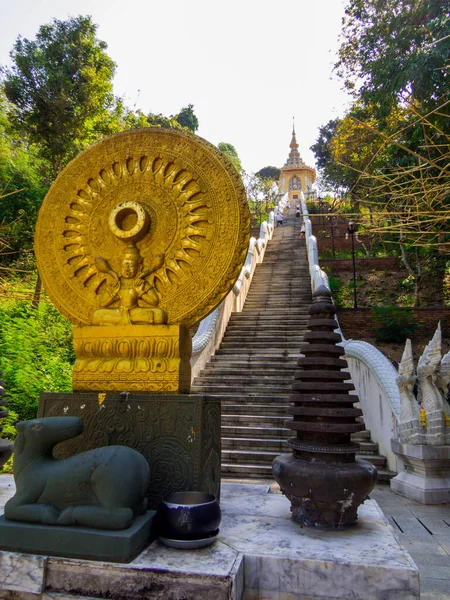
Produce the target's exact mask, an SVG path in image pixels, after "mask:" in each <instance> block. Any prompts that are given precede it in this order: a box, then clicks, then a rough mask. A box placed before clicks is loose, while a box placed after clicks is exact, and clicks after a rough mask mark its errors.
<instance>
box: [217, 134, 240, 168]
mask: <svg viewBox="0 0 450 600" xmlns="http://www.w3.org/2000/svg"><path fill="white" fill-rule="evenodd" d="M217 147H218V148H219V150H220V151H221V152H222V153H223V154H225V156H226V157H227V158H228V160H229V161H230V162H231V164H232V165H233V166H234V168H235V169H236V171H237V172H238V173H242V165H241V159H240V158H239V155H238V153H237V150H236V148H235V147H234V146H233V144H228V143H226V142H220V143H219V144H218V146H217Z"/></svg>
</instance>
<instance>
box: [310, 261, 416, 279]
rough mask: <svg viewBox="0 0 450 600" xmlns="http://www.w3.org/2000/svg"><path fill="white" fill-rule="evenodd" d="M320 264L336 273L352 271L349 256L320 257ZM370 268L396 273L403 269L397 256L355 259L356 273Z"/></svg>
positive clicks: (351, 262)
mask: <svg viewBox="0 0 450 600" xmlns="http://www.w3.org/2000/svg"><path fill="white" fill-rule="evenodd" d="M320 266H321V267H322V268H323V267H330V269H331V272H332V273H333V274H335V275H336V274H339V272H341V271H352V270H353V261H352V259H351V258H336V259H334V258H330V259H326V260H324V259H323V258H322V259H320ZM372 269H376V270H377V271H391V272H395V273H398V272H399V271H403V270H404V267H403V265H402V264H401V261H400V260H399V259H398V258H393V257H386V258H378V257H377V258H357V259H356V273H358V272H361V271H371V270H372ZM405 277H406V275H405Z"/></svg>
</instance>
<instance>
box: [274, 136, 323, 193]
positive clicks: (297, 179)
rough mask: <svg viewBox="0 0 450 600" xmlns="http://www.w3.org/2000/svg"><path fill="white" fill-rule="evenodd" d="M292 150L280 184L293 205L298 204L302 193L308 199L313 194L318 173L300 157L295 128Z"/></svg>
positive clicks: (282, 171) (283, 169)
mask: <svg viewBox="0 0 450 600" xmlns="http://www.w3.org/2000/svg"><path fill="white" fill-rule="evenodd" d="M290 148H291V151H290V152H289V156H288V158H287V161H286V162H285V164H284V167H283V168H282V169H281V178H280V183H281V190H282V192H283V194H286V193H288V194H289V200H290V202H291V204H292V203H295V204H298V203H299V201H300V192H303V193H304V194H305V195H306V197H308V195H309V194H310V193H311V192H312V186H313V183H314V182H315V180H316V171H315V169H313V168H312V167H308V165H306V164H305V163H304V162H303V159H302V157H301V156H300V152H299V151H298V143H297V139H296V137H295V127H293V128H292V140H291V143H290Z"/></svg>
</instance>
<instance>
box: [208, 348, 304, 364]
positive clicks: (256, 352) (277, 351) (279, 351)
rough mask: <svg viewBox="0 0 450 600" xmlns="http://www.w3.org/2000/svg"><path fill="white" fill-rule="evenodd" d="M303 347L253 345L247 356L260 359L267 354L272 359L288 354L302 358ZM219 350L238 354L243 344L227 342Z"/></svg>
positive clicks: (224, 352)
mask: <svg viewBox="0 0 450 600" xmlns="http://www.w3.org/2000/svg"><path fill="white" fill-rule="evenodd" d="M300 351H301V347H300V346H299V345H298V344H297V345H294V346H292V347H290V346H286V347H285V348H270V347H269V348H268V347H267V344H266V345H265V346H264V345H263V344H262V345H261V346H259V347H258V346H256V345H252V346H251V347H250V348H249V349H248V350H247V352H246V354H245V356H247V357H249V356H259V357H260V359H261V357H262V356H267V360H268V361H270V357H271V356H272V355H274V356H277V355H278V356H288V357H290V358H293V357H296V358H297V359H298V358H300ZM219 352H220V353H221V354H226V355H228V354H237V353H238V352H239V353H240V354H241V355H242V344H234V345H230V344H226V345H224V346H221V347H220V350H219Z"/></svg>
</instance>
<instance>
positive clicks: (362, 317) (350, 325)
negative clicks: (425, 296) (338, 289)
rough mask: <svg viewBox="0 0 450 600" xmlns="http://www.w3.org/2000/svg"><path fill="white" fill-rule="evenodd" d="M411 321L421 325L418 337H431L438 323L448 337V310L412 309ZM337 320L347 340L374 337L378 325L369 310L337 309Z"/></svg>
mask: <svg viewBox="0 0 450 600" xmlns="http://www.w3.org/2000/svg"><path fill="white" fill-rule="evenodd" d="M411 312H412V319H417V322H418V323H420V324H421V327H420V330H419V331H420V335H429V336H431V335H433V333H434V332H435V330H436V327H437V324H438V322H439V321H440V322H441V327H442V335H443V336H444V337H450V308H447V307H439V308H413V309H411ZM338 319H339V324H340V326H341V329H342V332H343V334H344V336H345V337H346V338H347V339H354V340H359V339H363V338H364V337H367V336H374V335H375V334H376V331H377V329H378V328H379V324H378V323H377V321H375V320H374V319H373V318H372V316H371V309H370V308H358V309H357V310H353V309H351V308H339V309H338Z"/></svg>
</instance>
